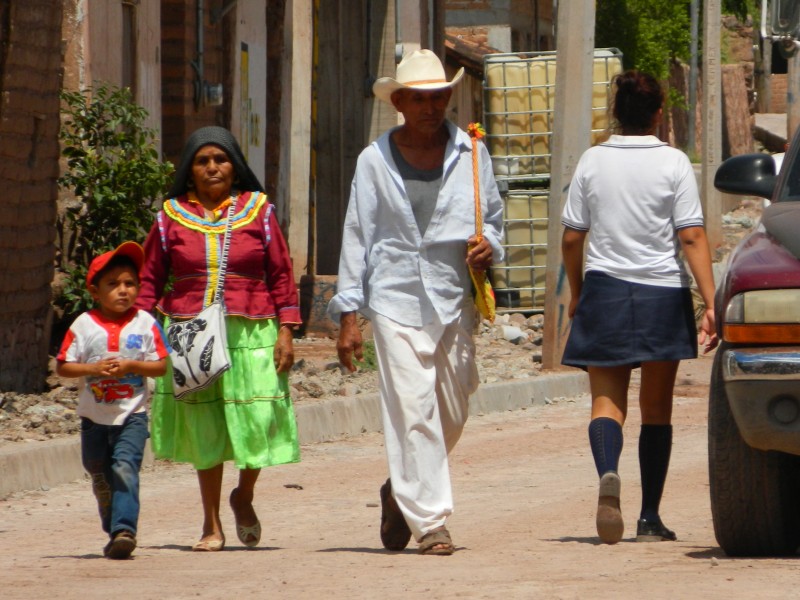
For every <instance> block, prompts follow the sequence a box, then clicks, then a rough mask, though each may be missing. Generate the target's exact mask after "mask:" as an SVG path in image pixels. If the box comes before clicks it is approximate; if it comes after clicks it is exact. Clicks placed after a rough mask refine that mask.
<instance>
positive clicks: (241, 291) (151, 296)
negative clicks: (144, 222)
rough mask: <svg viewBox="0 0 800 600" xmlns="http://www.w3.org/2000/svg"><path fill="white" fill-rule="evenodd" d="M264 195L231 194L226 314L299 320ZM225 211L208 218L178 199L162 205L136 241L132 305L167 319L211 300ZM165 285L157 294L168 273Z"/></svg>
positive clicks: (285, 254)
mask: <svg viewBox="0 0 800 600" xmlns="http://www.w3.org/2000/svg"><path fill="white" fill-rule="evenodd" d="M272 209H273V206H272V204H270V203H269V202H268V201H267V196H266V194H263V193H260V192H244V193H242V194H241V195H239V196H238V197H237V198H236V206H235V209H234V214H233V217H232V220H231V225H232V227H231V235H232V237H231V244H230V251H229V254H228V269H227V273H226V275H225V308H226V310H227V313H228V314H229V315H239V316H244V317H247V318H250V319H272V318H275V317H277V318H278V319H279V321H280V323H281V324H286V323H288V324H299V323H300V322H301V319H300V308H299V303H298V294H297V287H296V285H295V282H294V275H293V273H292V264H291V259H290V257H289V251H288V248H287V246H286V240H285V239H284V237H283V234H282V233H281V230H280V227H279V225H278V220H277V219H276V217H275V215H274V213H273V210H272ZM226 217H227V211H222V214H221V216H220V217H219V218H218V219H215V218H208V217H206V216H205V215H204V212H203V208H202V206H201V205H199V204H197V203H196V202H191V199H190V197H189V196H181V197H180V198H173V199H171V200H167V201H166V202H164V207H163V209H162V210H161V211H159V213H158V216H157V218H156V222H155V223H154V224H153V227H152V228H151V229H150V233H149V234H148V235H147V240H146V241H145V244H144V251H145V262H144V266H143V267H142V273H141V287H140V290H139V297H138V298H137V300H136V307H137V308H141V309H144V310H148V311H152V310H153V308H156V309H158V310H159V311H160V312H162V313H164V314H166V315H169V316H171V317H193V316H195V315H196V314H197V313H199V312H200V311H201V310H202V309H203V308H204V307H206V306H208V305H209V304H210V303H211V300H212V297H213V295H214V289H215V287H216V283H217V278H218V275H219V261H220V255H221V251H222V241H223V237H224V235H225V220H226ZM170 274H172V275H174V281H173V286H172V289H171V290H170V291H169V292H167V293H166V294H164V288H165V286H166V283H167V279H168V277H169V275H170Z"/></svg>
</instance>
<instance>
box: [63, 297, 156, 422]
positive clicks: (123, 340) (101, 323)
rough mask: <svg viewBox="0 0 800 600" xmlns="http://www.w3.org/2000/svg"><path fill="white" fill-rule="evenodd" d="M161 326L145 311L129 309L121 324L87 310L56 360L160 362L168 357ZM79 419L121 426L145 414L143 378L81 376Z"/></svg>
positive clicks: (132, 375) (95, 311) (70, 330)
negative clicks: (134, 417)
mask: <svg viewBox="0 0 800 600" xmlns="http://www.w3.org/2000/svg"><path fill="white" fill-rule="evenodd" d="M168 348H169V346H168V344H167V342H166V337H165V335H164V331H163V330H162V329H161V326H160V325H159V324H158V322H157V321H156V320H155V319H154V318H153V316H152V315H151V314H150V313H148V312H145V311H143V310H136V309H131V310H130V311H128V312H127V313H126V314H125V316H124V317H122V318H121V319H119V320H116V321H115V320H111V319H107V318H106V317H104V316H103V314H102V313H101V312H100V311H99V310H96V309H95V310H90V311H88V312H85V313H83V314H82V315H80V316H79V317H78V318H77V319H75V321H74V322H73V323H72V326H71V327H70V328H69V331H68V332H67V335H66V336H65V338H64V342H63V343H62V344H61V350H60V351H59V353H58V356H57V359H58V360H60V361H63V362H76V363H93V362H98V361H100V360H102V359H104V358H107V357H113V356H119V357H121V358H126V359H129V360H161V359H164V358H166V357H167V356H168V355H169V350H168ZM80 379H81V382H80V393H79V397H78V415H79V416H81V417H86V418H87V419H90V420H91V421H93V422H95V423H99V424H101V425H122V424H123V423H124V422H125V419H127V418H128V416H129V415H131V414H132V413H137V412H144V411H145V409H146V405H147V400H148V398H149V390H148V388H147V378H146V377H144V376H142V375H136V374H134V373H129V374H128V375H125V376H124V377H123V378H122V379H117V378H114V377H81V378H80Z"/></svg>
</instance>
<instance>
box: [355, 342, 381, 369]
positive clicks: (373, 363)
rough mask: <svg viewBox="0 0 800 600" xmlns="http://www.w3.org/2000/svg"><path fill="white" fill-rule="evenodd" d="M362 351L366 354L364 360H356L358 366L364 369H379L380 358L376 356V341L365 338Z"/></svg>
mask: <svg viewBox="0 0 800 600" xmlns="http://www.w3.org/2000/svg"><path fill="white" fill-rule="evenodd" d="M361 351H362V352H363V354H364V360H357V361H356V365H357V366H358V368H359V369H360V370H362V371H377V370H378V360H377V359H376V358H375V342H373V341H372V340H364V344H363V345H362V347H361Z"/></svg>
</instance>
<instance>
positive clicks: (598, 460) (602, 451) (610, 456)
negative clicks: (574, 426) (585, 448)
mask: <svg viewBox="0 0 800 600" xmlns="http://www.w3.org/2000/svg"><path fill="white" fill-rule="evenodd" d="M589 445H590V446H591V448H592V456H594V464H595V467H597V475H598V476H599V477H602V476H603V474H605V473H608V472H609V471H614V472H615V473H616V472H617V470H618V469H619V456H620V454H622V425H620V424H619V423H617V422H616V421H615V420H614V419H609V418H608V417H598V418H597V419H592V420H591V421H590V422H589Z"/></svg>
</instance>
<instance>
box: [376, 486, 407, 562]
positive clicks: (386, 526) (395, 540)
mask: <svg viewBox="0 0 800 600" xmlns="http://www.w3.org/2000/svg"><path fill="white" fill-rule="evenodd" d="M409 541H411V529H409V527H408V523H406V519H405V517H404V516H403V513H402V512H400V507H399V506H397V501H396V500H395V499H394V496H392V480H391V479H387V480H386V483H384V484H383V485H382V486H381V542H382V543H383V547H384V548H386V549H387V550H391V551H392V552H400V551H401V550H405V547H406V546H408V542H409Z"/></svg>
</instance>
